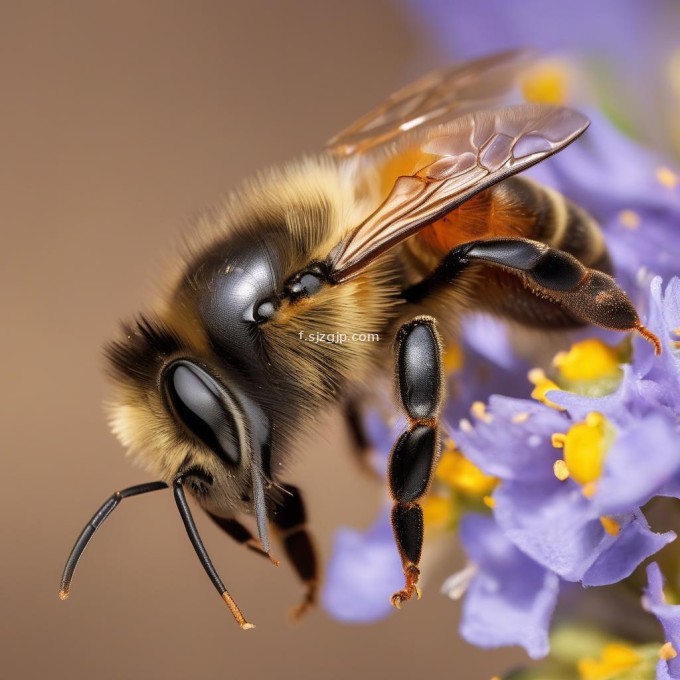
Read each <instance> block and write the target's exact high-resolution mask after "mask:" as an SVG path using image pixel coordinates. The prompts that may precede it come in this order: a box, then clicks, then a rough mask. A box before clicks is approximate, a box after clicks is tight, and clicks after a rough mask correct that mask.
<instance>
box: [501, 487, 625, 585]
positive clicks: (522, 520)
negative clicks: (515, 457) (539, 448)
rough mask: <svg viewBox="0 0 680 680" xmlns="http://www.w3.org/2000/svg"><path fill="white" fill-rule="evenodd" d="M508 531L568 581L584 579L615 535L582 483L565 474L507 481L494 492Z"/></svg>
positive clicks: (546, 565) (522, 547)
mask: <svg viewBox="0 0 680 680" xmlns="http://www.w3.org/2000/svg"><path fill="white" fill-rule="evenodd" d="M494 499H495V501H496V505H495V511H494V513H495V516H496V520H497V521H498V524H499V526H500V527H501V529H503V531H504V532H505V535H506V536H507V537H508V538H509V539H510V540H511V541H512V542H513V543H514V544H515V545H516V546H517V547H518V548H519V549H520V550H522V552H524V553H526V554H527V555H528V556H529V557H531V558H533V559H534V560H535V561H536V562H538V563H539V564H541V565H543V566H544V567H546V568H547V569H550V570H552V571H554V572H555V573H557V574H559V575H560V576H561V577H562V578H564V579H566V580H567V581H580V580H581V579H582V578H583V575H584V574H585V573H586V571H587V570H588V568H589V567H590V566H591V565H592V564H593V562H595V560H596V559H597V557H598V556H599V555H600V553H602V552H603V551H604V550H605V549H606V548H607V547H609V546H610V545H611V544H612V543H613V542H614V540H615V537H613V536H610V535H609V534H607V533H606V532H605V531H604V528H603V527H602V524H601V522H600V521H599V518H598V517H597V515H594V514H593V510H592V507H591V504H590V502H589V501H588V500H587V499H586V498H585V497H584V496H583V494H582V493H581V489H580V487H579V486H578V485H577V484H576V483H574V482H572V481H571V480H567V481H565V482H559V481H558V480H557V479H555V478H554V477H553V480H552V481H550V482H546V483H543V484H540V485H538V484H527V483H522V482H506V483H503V484H501V485H500V487H499V488H498V490H497V491H496V493H495V494H494Z"/></svg>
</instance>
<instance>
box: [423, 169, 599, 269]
mask: <svg viewBox="0 0 680 680" xmlns="http://www.w3.org/2000/svg"><path fill="white" fill-rule="evenodd" d="M502 236H518V237H522V238H528V239H532V240H534V241H540V242H542V243H545V244H547V245H549V246H550V247H551V248H557V249H559V250H564V251H566V252H568V253H570V254H572V255H573V256H574V257H576V258H577V259H578V260H580V261H581V262H582V263H583V264H584V265H586V266H587V267H590V268H592V269H599V270H600V271H604V272H607V273H610V272H611V261H610V259H609V255H608V253H607V248H606V244H605V242H604V238H603V237H602V232H601V231H600V229H599V227H598V225H597V222H595V220H594V219H593V218H592V217H590V215H588V213H586V212H585V211H584V210H582V209H581V208H579V207H578V206H576V205H575V204H574V203H572V202H571V201H569V200H567V199H566V198H565V197H564V196H562V195H561V194H560V193H558V192H557V191H555V190H553V189H550V188H548V187H545V186H542V185H540V184H537V183H536V182H532V181H531V180H528V179H525V178H522V177H510V178H508V179H506V180H504V181H502V182H499V183H498V184H496V185H494V186H493V187H491V188H490V189H487V190H486V191H482V192H480V193H479V194H477V195H476V196H475V197H474V198H472V199H470V200H469V201H467V202H466V203H464V204H463V205H461V206H460V207H458V208H457V209H456V210H453V211H452V212H450V213H449V214H448V215H446V216H445V217H443V218H441V219H440V220H437V222H435V223H434V224H433V225H432V226H430V227H428V228H426V229H423V230H422V231H421V232H420V234H418V236H416V237H415V238H414V239H411V241H412V243H410V245H412V246H413V249H414V251H415V254H416V255H417V256H419V257H423V256H426V259H431V258H432V263H431V264H434V262H435V261H438V260H439V259H440V258H441V257H442V255H444V254H445V253H447V252H449V251H450V250H451V249H452V248H455V247H456V246H457V245H460V244H461V243H466V242H468V241H476V240H479V239H489V238H498V237H502ZM427 255H429V256H430V257H427Z"/></svg>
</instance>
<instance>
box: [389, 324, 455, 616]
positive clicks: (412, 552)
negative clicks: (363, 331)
mask: <svg viewBox="0 0 680 680" xmlns="http://www.w3.org/2000/svg"><path fill="white" fill-rule="evenodd" d="M396 381H397V388H398V389H397V391H398V394H399V397H400V400H401V405H402V407H403V409H404V411H405V413H406V416H407V419H408V428H407V429H406V431H405V432H404V433H403V434H402V435H401V436H400V437H399V439H398V440H397V442H396V443H395V445H394V448H393V449H392V454H391V456H390V461H389V467H388V480H389V487H390V493H391V494H392V498H393V499H394V506H393V508H392V529H393V531H394V537H395V540H396V543H397V548H398V549H399V554H400V556H401V560H402V564H403V567H404V588H403V589H402V590H400V591H398V592H396V593H394V595H393V596H392V604H393V605H394V606H395V607H397V608H399V607H400V605H401V603H402V602H405V601H406V600H409V599H411V598H412V597H413V595H416V596H417V597H420V590H419V588H418V579H419V577H420V569H419V567H418V565H419V563H420V555H421V550H422V545H423V511H422V508H421V507H420V499H421V498H422V497H423V496H424V495H425V492H426V491H427V488H428V486H429V484H430V479H431V477H432V473H433V472H434V469H435V466H436V462H437V459H438V458H439V452H440V437H439V414H440V411H441V404H442V398H443V392H444V382H443V373H442V344H441V340H440V338H439V334H438V332H437V329H436V322H435V320H434V319H433V318H431V317H427V316H421V317H416V318H415V319H413V320H412V321H410V322H408V323H406V324H404V325H403V326H402V327H401V328H400V329H399V331H398V334H397V349H396Z"/></svg>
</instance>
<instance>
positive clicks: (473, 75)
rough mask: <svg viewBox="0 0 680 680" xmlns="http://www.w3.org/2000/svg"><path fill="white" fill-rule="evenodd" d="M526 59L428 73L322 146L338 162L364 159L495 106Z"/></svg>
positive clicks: (488, 60)
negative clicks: (404, 137)
mask: <svg viewBox="0 0 680 680" xmlns="http://www.w3.org/2000/svg"><path fill="white" fill-rule="evenodd" d="M531 56H532V52H530V51H529V50H513V51H511V52H502V53H500V54H494V55H492V56H490V57H484V58H482V59H477V60H475V61H470V62H466V63H464V64H461V65H458V66H454V67H451V68H447V69H440V70H438V71H433V72H431V73H428V74H426V75H425V76H423V77H422V78H420V79H419V80H417V81H416V82H414V83H411V84H410V85H407V86H406V87H405V88H403V89H401V90H399V91H398V92H395V93H394V94H393V95H391V96H390V97H389V98H388V99H387V101H385V102H384V103H383V104H381V105H380V106H378V107H376V108H375V109H373V110H372V111H370V112H369V113H367V114H366V115H365V116H362V117H361V118H360V119H359V120H357V121H356V122H354V123H353V124H352V125H350V126H349V127H348V128H345V129H344V130H343V131H342V132H340V133H339V134H337V135H336V136H335V137H333V139H331V140H330V141H329V142H328V143H327V144H326V146H327V148H328V149H330V151H331V152H333V153H335V154H336V155H339V156H349V155H351V154H356V153H364V152H366V151H368V150H370V149H372V148H374V147H376V146H378V145H380V144H384V143H386V142H389V141H391V140H392V139H394V138H395V137H398V136H399V135H400V134H401V133H403V132H406V131H409V130H413V129H414V128H416V127H420V126H422V125H425V124H433V125H436V124H439V123H443V122H446V121H449V120H452V119H453V118H456V117H458V116H461V115H464V114H465V113H469V112H471V111H477V110H480V109H488V108H493V107H495V106H499V105H500V104H502V103H503V100H504V99H505V98H506V97H507V96H508V95H509V93H510V92H511V91H512V90H513V88H514V86H515V84H516V81H517V76H518V75H519V73H520V72H521V71H522V69H523V68H525V67H526V65H527V63H528V62H529V61H530V60H531Z"/></svg>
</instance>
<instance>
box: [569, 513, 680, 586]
mask: <svg viewBox="0 0 680 680" xmlns="http://www.w3.org/2000/svg"><path fill="white" fill-rule="evenodd" d="M673 540H675V533H674V532H672V531H668V532H666V533H664V534H656V533H654V532H653V531H651V529H650V528H649V525H648V524H647V521H646V520H645V518H644V516H643V515H642V513H639V515H638V516H637V517H636V518H635V519H634V520H633V521H632V522H630V523H629V524H627V525H626V526H625V527H624V528H623V529H622V530H621V533H620V534H619V536H618V537H617V540H616V541H615V542H614V543H613V544H612V545H611V546H610V547H609V548H607V549H606V550H605V551H603V552H602V554H601V555H600V556H599V557H598V558H597V560H596V561H595V563H594V564H593V566H592V567H590V569H588V571H587V572H586V573H585V575H584V577H583V585H584V586H606V585H609V584H610V583H618V582H619V581H621V580H622V579H624V578H627V577H628V576H630V575H631V574H632V573H633V571H634V570H635V569H636V567H637V566H638V565H639V564H640V563H641V562H643V561H644V560H646V559H647V558H648V557H649V556H650V555H654V553H657V552H658V551H659V550H661V548H663V547H664V546H665V545H667V544H668V543H670V542H671V541H673Z"/></svg>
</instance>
